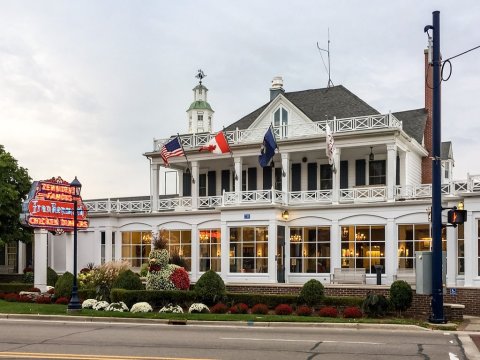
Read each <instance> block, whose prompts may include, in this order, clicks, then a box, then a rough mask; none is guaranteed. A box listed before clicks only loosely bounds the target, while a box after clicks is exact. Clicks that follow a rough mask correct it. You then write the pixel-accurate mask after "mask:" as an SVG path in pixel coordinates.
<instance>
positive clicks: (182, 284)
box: [170, 267, 190, 290]
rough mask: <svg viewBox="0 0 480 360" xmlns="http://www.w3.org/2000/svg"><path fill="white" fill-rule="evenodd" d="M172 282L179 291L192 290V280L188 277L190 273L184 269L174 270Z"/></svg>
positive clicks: (171, 276)
mask: <svg viewBox="0 0 480 360" xmlns="http://www.w3.org/2000/svg"><path fill="white" fill-rule="evenodd" d="M170 281H171V282H172V283H173V285H175V287H176V288H177V289H180V290H188V289H189V288H190V278H189V277H188V272H187V271H186V270H185V269H184V268H183V267H180V268H177V269H175V270H173V272H172V274H171V275H170Z"/></svg>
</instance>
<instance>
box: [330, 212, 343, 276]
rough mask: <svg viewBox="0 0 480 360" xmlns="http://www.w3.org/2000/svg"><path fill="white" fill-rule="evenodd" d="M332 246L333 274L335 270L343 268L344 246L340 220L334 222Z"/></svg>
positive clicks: (331, 235) (331, 234) (331, 269)
mask: <svg viewBox="0 0 480 360" xmlns="http://www.w3.org/2000/svg"><path fill="white" fill-rule="evenodd" d="M330 244H331V246H330V273H331V274H333V269H336V268H341V267H342V244H341V237H340V226H339V225H338V220H332V227H331V228H330Z"/></svg>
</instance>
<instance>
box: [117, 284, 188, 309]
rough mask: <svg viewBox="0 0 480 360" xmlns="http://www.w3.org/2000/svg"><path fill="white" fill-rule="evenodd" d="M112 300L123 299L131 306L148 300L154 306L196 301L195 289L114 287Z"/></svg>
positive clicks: (182, 304) (186, 305)
mask: <svg viewBox="0 0 480 360" xmlns="http://www.w3.org/2000/svg"><path fill="white" fill-rule="evenodd" d="M110 299H111V301H112V302H120V301H123V302H124V303H125V304H126V305H127V306H128V307H129V308H130V307H131V306H132V305H133V304H135V303H137V302H143V301H144V302H148V303H149V304H150V305H152V306H153V307H163V306H166V305H168V304H174V305H180V306H182V307H189V306H190V305H191V304H192V303H193V302H195V293H194V292H193V291H181V290H124V289H112V291H111V292H110Z"/></svg>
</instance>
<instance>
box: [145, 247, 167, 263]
mask: <svg viewBox="0 0 480 360" xmlns="http://www.w3.org/2000/svg"><path fill="white" fill-rule="evenodd" d="M168 258H169V254H168V250H166V249H162V250H152V251H150V254H149V255H148V263H149V264H150V265H152V264H157V265H160V266H161V267H164V266H165V265H167V264H168Z"/></svg>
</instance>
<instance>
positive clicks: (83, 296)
mask: <svg viewBox="0 0 480 360" xmlns="http://www.w3.org/2000/svg"><path fill="white" fill-rule="evenodd" d="M96 295H97V292H96V290H95V288H89V289H78V297H79V298H80V300H82V301H83V300H87V299H95V296H96Z"/></svg>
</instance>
